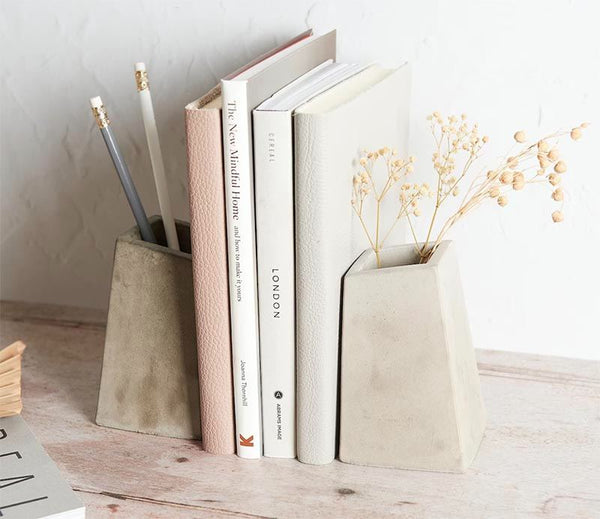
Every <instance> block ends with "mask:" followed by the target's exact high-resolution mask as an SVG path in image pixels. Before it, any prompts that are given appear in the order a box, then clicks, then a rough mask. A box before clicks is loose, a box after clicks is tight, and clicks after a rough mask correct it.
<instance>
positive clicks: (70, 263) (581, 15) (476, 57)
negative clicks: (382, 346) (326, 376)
mask: <svg viewBox="0 0 600 519" xmlns="http://www.w3.org/2000/svg"><path fill="white" fill-rule="evenodd" d="M597 5H598V4H597V2H594V1H588V2H585V1H576V0H571V1H569V0H552V1H543V2H542V1H539V2H534V1H530V2H523V1H517V0H515V1H501V0H495V1H485V0H479V1H472V2H468V1H464V0H463V1H452V2H443V1H439V2H436V1H422V2H416V1H392V0H388V1H385V2H376V1H366V0H363V1H354V0H353V1H348V0H346V1H341V0H340V1H338V2H333V1H314V2H311V1H305V0H296V1H294V2H279V3H273V2H270V1H266V0H256V1H254V2H242V1H221V2H200V1H174V0H171V1H165V0H160V1H159V0H144V1H136V2H134V1H127V2H124V1H115V2H108V1H104V2H103V1H94V2H86V1H81V0H68V1H67V0H63V1H53V2H41V1H38V2H33V1H30V0H2V2H1V3H0V9H1V18H0V24H1V36H0V38H1V41H0V48H1V49H2V51H1V53H2V59H1V61H0V67H1V68H0V70H1V74H0V76H1V82H2V97H1V110H2V111H1V124H2V128H1V138H2V140H1V143H2V150H1V152H2V155H1V161H2V162H1V166H2V174H1V182H2V183H1V195H2V207H1V211H2V213H1V214H2V220H1V240H2V242H1V243H2V245H1V262H2V263H1V272H2V278H1V283H2V284H1V297H2V298H4V299H16V300H26V301H41V302H53V303H62V304H71V305H83V306H93V307H105V306H106V304H107V299H108V288H109V282H110V279H109V278H110V269H111V260H112V251H113V243H114V239H115V236H116V235H117V234H118V233H119V232H121V231H122V230H124V229H126V228H128V227H129V226H130V225H132V224H133V219H132V216H131V214H130V212H129V209H128V206H127V203H126V200H125V197H124V195H123V194H122V192H121V188H120V185H119V183H118V180H117V177H116V175H115V173H114V171H113V169H112V166H111V164H110V163H109V160H108V157H107V154H106V150H105V148H104V144H103V142H102V139H101V137H100V135H99V134H98V131H97V129H96V128H95V125H94V122H93V120H92V116H91V113H90V110H89V107H88V98H89V97H91V96H93V95H101V96H102V98H103V99H104V101H105V104H106V106H107V108H108V110H109V113H110V114H111V116H112V117H111V119H112V120H113V124H114V130H115V132H116V134H117V135H118V138H119V140H120V143H121V147H122V149H123V152H124V154H125V156H126V157H127V160H128V161H129V165H130V168H131V170H132V172H133V175H134V179H135V181H136V183H137V185H138V187H139V190H140V194H141V197H142V199H143V201H144V203H145V206H146V208H147V210H148V212H149V213H156V212H157V209H158V203H157V200H156V195H155V193H154V187H153V181H152V175H151V172H150V169H149V167H150V162H149V157H148V153H147V149H146V145H145V139H144V132H143V127H142V122H141V117H140V113H139V108H138V104H137V103H138V100H137V97H136V90H135V86H134V80H133V74H132V66H133V63H134V62H136V61H145V62H146V64H147V65H148V67H149V70H150V72H151V82H152V91H153V96H154V101H155V108H156V113H157V118H158V123H159V131H160V134H161V138H162V144H163V153H164V155H165V157H166V167H167V171H168V175H169V179H170V185H171V191H172V197H173V199H174V201H175V212H176V216H177V217H179V218H184V219H187V217H188V209H187V202H186V187H185V181H186V171H185V163H186V162H185V147H184V124H183V123H184V121H183V106H184V105H185V104H186V103H187V102H189V101H191V100H193V99H195V98H196V97H199V96H200V95H201V94H202V93H203V92H205V91H206V90H207V89H208V88H209V87H211V86H212V85H213V84H214V83H215V82H216V81H217V80H218V78H219V77H221V76H222V75H224V74H226V73H227V72H229V71H231V70H233V69H234V68H236V67H237V66H239V65H241V64H243V63H244V62H246V61H248V60H249V59H250V58H252V57H254V56H256V55H258V54H259V53H261V52H262V51H264V50H266V49H268V48H270V47H271V46H273V45H274V44H276V43H280V42H282V41H283V40H284V39H285V38H287V37H289V36H291V35H294V34H296V33H298V32H300V31H301V30H303V29H305V28H306V27H309V26H312V27H313V28H314V29H315V30H316V31H317V32H323V31H325V30H327V29H330V28H333V27H337V28H338V31H339V32H338V42H339V57H340V59H341V60H345V61H359V62H365V63H366V62H370V61H380V62H383V63H385V64H394V63H397V62H400V61H402V60H404V59H408V60H409V61H411V62H412V63H413V73H414V82H413V86H414V94H413V104H412V113H413V122H412V130H413V136H412V145H411V152H412V153H415V154H416V155H417V156H419V157H420V164H419V168H420V169H421V168H424V167H425V166H426V165H427V160H428V159H427V158H428V157H429V156H430V154H431V148H430V142H429V140H428V136H427V133H426V128H425V124H424V116H425V114H426V113H427V112H430V111H432V110H434V109H436V110H440V111H445V112H448V111H455V112H458V113H460V112H463V111H465V112H468V113H469V115H470V116H472V117H473V118H476V119H477V120H478V121H479V122H480V126H481V128H482V130H483V131H485V133H487V134H489V135H490V136H491V137H492V139H493V140H492V142H493V145H492V148H491V149H492V153H491V156H494V153H500V152H503V151H504V146H500V144H501V143H504V144H505V145H508V144H510V136H511V135H512V133H513V132H514V131H515V130H516V129H519V128H524V129H526V130H527V131H528V132H529V133H530V134H535V133H538V132H540V133H543V132H547V131H551V130H553V129H555V128H557V127H569V126H570V125H571V124H572V123H579V122H581V121H583V120H591V121H592V122H596V123H597V124H598V125H600V98H599V95H600V37H599V36H598V34H599V33H598V30H597V26H596V24H597V21H598V19H600V12H599V9H598V7H597ZM375 120H376V118H375V117H374V121H375ZM598 132H599V130H598V128H596V127H595V126H592V127H591V128H590V130H589V132H587V135H586V137H585V139H584V141H583V142H581V143H577V146H575V145H573V146H570V147H569V148H568V150H567V149H566V148H565V153H566V154H567V160H568V163H569V166H570V169H569V172H568V173H567V174H566V178H565V180H567V181H568V182H567V186H568V193H569V194H568V199H567V204H566V208H565V214H566V221H565V222H564V223H563V224H561V225H553V224H552V223H551V222H550V219H549V213H550V208H551V201H550V200H549V199H548V192H547V191H544V192H543V195H542V194H541V191H540V195H539V196H527V194H526V193H525V194H524V196H523V197H521V200H520V201H517V200H514V201H513V203H511V206H510V207H508V208H506V209H499V208H497V207H494V206H490V207H489V208H484V209H483V210H481V211H479V212H478V213H476V214H475V215H474V216H473V217H472V218H471V219H470V221H465V223H464V224H463V225H461V227H460V228H457V229H456V231H455V232H454V234H453V236H452V237H453V238H454V239H455V240H456V241H457V242H458V244H459V249H460V259H461V265H462V274H463V280H464V286H465V292H466V297H467V302H468V306H469V311H470V316H471V322H472V328H473V334H474V338H475V342H476V344H477V346H479V347H483V348H497V349H508V350H519V351H527V352H536V353H547V354H558V355H565V356H574V357H588V358H600V332H599V331H598V329H599V323H598V321H599V320H600V269H599V267H598V251H599V247H598V242H599V240H600V204H599V198H598V196H599V194H600V171H599V167H598V150H599V143H600V142H599V140H598V135H599V133H598ZM382 144H383V143H382ZM496 146H497V147H496ZM424 171H427V170H422V171H421V173H420V174H421V175H422V174H424ZM509 209H510V210H509Z"/></svg>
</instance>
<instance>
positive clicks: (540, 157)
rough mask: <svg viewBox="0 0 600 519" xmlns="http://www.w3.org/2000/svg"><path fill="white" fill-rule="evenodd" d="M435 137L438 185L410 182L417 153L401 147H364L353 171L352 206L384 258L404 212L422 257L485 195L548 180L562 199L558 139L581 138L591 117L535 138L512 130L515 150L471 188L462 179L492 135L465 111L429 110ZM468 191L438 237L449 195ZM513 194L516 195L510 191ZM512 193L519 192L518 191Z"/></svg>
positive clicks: (505, 196) (498, 196) (504, 199)
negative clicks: (426, 216)
mask: <svg viewBox="0 0 600 519" xmlns="http://www.w3.org/2000/svg"><path fill="white" fill-rule="evenodd" d="M427 120H428V121H429V122H430V128H431V133H432V136H433V139H434V143H435V146H434V151H433V154H432V156H431V162H432V166H433V170H434V172H435V177H436V185H437V186H436V187H435V188H433V189H432V188H430V187H429V184H427V183H422V184H418V183H411V182H408V181H407V177H408V176H409V175H411V173H412V172H413V164H414V162H415V157H414V156H412V155H411V156H409V157H408V159H406V160H403V159H400V158H396V155H397V152H396V151H395V150H392V151H390V149H389V148H387V147H383V148H380V149H378V150H376V151H368V150H364V153H363V156H362V157H361V158H360V160H359V164H360V167H361V170H360V171H359V172H358V173H357V174H356V175H355V176H354V177H353V196H352V207H353V208H354V211H355V212H356V214H357V215H358V218H359V220H360V222H361V224H362V226H363V229H364V231H365V233H366V235H367V238H368V239H369V243H370V245H371V247H372V248H373V250H374V251H375V255H376V258H377V264H378V265H379V264H380V253H381V250H382V248H383V246H384V243H385V241H386V239H387V237H388V236H389V235H390V233H391V231H392V230H393V229H394V227H395V225H396V224H397V223H398V221H399V220H400V219H402V218H406V220H407V222H408V226H409V228H410V230H411V233H412V237H413V240H414V242H415V250H416V251H417V252H418V254H419V256H420V257H421V262H425V261H427V260H428V259H429V258H430V257H431V255H432V254H433V253H434V252H435V250H436V249H437V247H438V246H439V244H440V243H441V241H442V240H443V239H444V237H445V235H446V233H447V232H448V230H449V229H450V228H451V227H452V226H453V225H454V224H455V223H456V222H457V221H458V220H460V219H461V218H462V217H463V216H465V215H466V214H468V213H469V212H470V211H471V210H473V209H474V208H475V207H478V206H479V205H480V204H481V203H482V202H483V201H485V200H489V199H490V198H492V199H494V200H495V201H496V203H497V204H498V205H499V206H500V207H505V206H507V205H508V203H509V194H510V193H513V192H515V191H517V192H518V191H522V190H526V189H527V188H528V186H530V185H532V184H542V185H543V184H545V185H546V186H551V187H552V193H551V199H552V200H553V201H555V202H563V200H564V191H563V189H562V188H561V187H559V184H560V183H561V180H562V178H561V177H562V174H563V173H565V172H566V171H567V164H566V162H565V161H563V160H560V156H561V154H560V150H559V149H558V143H559V142H560V140H561V138H562V137H564V136H566V135H569V136H570V137H571V139H573V140H574V141H576V140H579V139H580V138H581V137H582V135H583V130H584V129H585V128H587V127H588V125H589V123H582V124H580V125H579V126H577V127H575V128H572V129H571V130H569V131H563V132H556V133H553V134H552V135H548V136H546V137H544V138H542V139H539V140H537V141H528V139H527V135H526V133H525V132H524V131H523V130H519V131H517V132H515V133H514V135H513V139H514V141H515V143H516V145H517V146H518V149H517V150H516V151H513V153H512V154H511V156H509V157H507V158H505V159H503V160H501V161H500V163H499V165H498V166H497V167H496V168H493V169H488V170H487V171H486V172H485V173H484V174H481V175H476V176H475V178H474V179H473V180H472V182H471V184H470V186H469V187H468V189H466V190H465V189H461V188H460V187H459V185H462V184H461V183H464V182H465V178H466V177H467V176H468V174H469V173H470V172H471V170H472V169H473V167H474V164H475V163H476V161H477V160H478V159H479V158H480V157H481V154H482V150H483V148H484V146H485V145H486V144H487V143H488V142H489V137H488V136H483V137H480V134H479V128H478V125H477V124H469V123H468V122H467V116H466V114H462V115H461V116H460V117H457V116H454V115H450V116H448V117H444V116H442V115H441V114H440V112H437V111H436V112H433V113H431V114H430V115H428V116H427ZM382 160H383V161H384V162H385V167H386V172H387V175H386V179H385V184H384V185H383V187H382V188H380V189H378V188H377V186H376V184H375V182H374V179H373V167H374V165H375V163H376V162H377V161H382ZM396 188H397V190H398V202H399V205H400V210H399V211H398V213H397V215H396V218H395V220H394V221H393V222H392V224H391V225H390V227H389V229H388V231H387V232H386V233H385V234H383V233H382V232H381V225H380V208H381V204H382V202H383V200H384V198H385V197H386V196H387V195H388V194H389V193H390V192H391V190H392V189H396ZM463 191H464V197H463V199H462V201H461V202H460V203H459V204H458V207H457V208H456V210H455V211H454V212H453V213H451V215H450V216H449V217H448V218H447V219H446V220H445V221H444V222H443V224H442V225H441V227H440V228H439V230H438V231H437V236H436V237H435V239H434V234H433V232H434V226H435V223H436V218H437V216H438V211H439V209H440V207H441V206H442V204H444V203H445V202H446V200H447V199H448V198H456V197H458V196H459V195H460V194H461V192H463ZM370 196H372V197H374V199H375V203H376V210H377V217H376V227H375V230H374V232H373V233H371V232H370V231H369V230H368V228H367V224H366V222H365V220H364V215H363V208H364V202H365V200H366V199H367V198H368V197H370ZM510 196H513V195H510ZM514 196H518V195H517V194H516V193H515V195H514ZM427 198H432V199H433V200H434V201H435V205H434V208H433V213H432V216H431V220H430V222H429V226H428V229H427V234H426V237H425V240H424V242H422V243H421V242H420V241H419V240H418V239H417V235H416V233H415V229H414V225H413V219H414V218H417V217H419V216H420V215H421V214H422V210H421V206H420V204H421V201H422V200H423V199H427ZM552 220H553V221H554V222H562V221H563V220H564V215H563V213H562V210H556V211H553V212H552Z"/></svg>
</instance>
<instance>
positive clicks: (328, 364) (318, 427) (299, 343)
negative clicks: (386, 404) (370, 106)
mask: <svg viewBox="0 0 600 519" xmlns="http://www.w3.org/2000/svg"><path fill="white" fill-rule="evenodd" d="M341 132H342V129H341V128H339V127H333V128H330V127H329V119H328V117H316V116H312V115H305V114H296V115H295V116H294V134H295V157H296V158H295V185H294V189H295V200H296V205H295V213H296V320H297V323H296V361H297V372H296V377H297V394H296V399H297V406H296V417H297V456H298V459H299V460H300V461H302V462H303V463H310V464H315V465H321V464H326V463H330V462H331V461H333V459H334V456H335V441H336V419H337V357H338V340H339V337H338V331H339V305H340V288H341V282H340V281H341V274H340V273H339V272H337V271H336V269H335V266H336V264H337V263H340V262H343V259H338V257H340V258H345V256H346V250H345V242H346V236H347V230H346V218H345V215H346V211H345V210H344V208H343V204H345V203H346V202H347V200H348V198H347V195H346V191H345V190H344V186H343V185H342V182H344V181H345V179H344V177H343V175H341V174H340V172H339V171H338V170H339V166H336V164H335V160H336V159H337V156H335V155H334V156H331V148H329V149H328V145H330V146H331V143H332V142H335V140H336V139H337V138H338V134H339V133H341ZM333 149H335V148H333ZM334 157H335V158H334ZM337 188H339V189H337ZM340 200H343V204H342V203H341V202H340ZM349 205H350V204H349V203H348V206H349ZM337 244H339V245H341V246H340V248H339V249H337V247H336V245H337Z"/></svg>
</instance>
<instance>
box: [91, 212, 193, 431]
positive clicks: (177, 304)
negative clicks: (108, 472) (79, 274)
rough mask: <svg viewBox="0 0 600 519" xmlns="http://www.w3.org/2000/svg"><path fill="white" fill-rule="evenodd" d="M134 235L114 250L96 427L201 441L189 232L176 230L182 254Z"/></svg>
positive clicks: (155, 224) (158, 225)
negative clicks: (102, 426)
mask: <svg viewBox="0 0 600 519" xmlns="http://www.w3.org/2000/svg"><path fill="white" fill-rule="evenodd" d="M150 223H151V225H152V228H153V230H154V233H155V234H156V237H157V240H158V242H159V245H156V244H152V243H148V242H144V241H142V240H141V238H140V233H139V230H138V228H137V227H134V228H132V229H130V230H129V231H127V232H126V233H124V234H122V235H121V236H119V238H118V239H117V243H116V246H115V256H114V264H113V275H112V285H111V293H110V304H109V310H108V322H107V328H106V339H105V344H104V362H103V365H102V380H101V383H100V394H99V397H98V410H97V414H96V422H97V423H98V424H99V425H104V426H108V427H115V428H117V429H125V430H128V431H135V432H143V433H149V434H156V435H160V436H170V437H176V438H199V437H200V410H199V394H198V363H197V352H196V333H195V326H194V297H193V285H192V261H191V254H190V227H189V224H187V223H183V222H177V224H176V227H177V234H178V237H179V242H180V245H181V252H180V251H174V250H172V249H169V248H167V247H166V239H165V232H164V228H163V225H162V221H161V219H160V218H159V217H156V216H155V217H152V218H150Z"/></svg>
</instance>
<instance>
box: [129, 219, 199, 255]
mask: <svg viewBox="0 0 600 519" xmlns="http://www.w3.org/2000/svg"><path fill="white" fill-rule="evenodd" d="M149 221H150V227H152V231H154V236H156V241H157V242H158V245H159V246H161V247H163V248H165V249H168V247H167V235H166V233H165V226H164V225H163V221H162V218H161V217H160V216H152V217H151V218H149ZM134 229H136V230H137V235H138V239H139V240H140V241H141V242H142V243H146V242H144V241H142V238H141V235H140V232H139V228H138V227H137V226H136V227H134ZM175 230H176V231H177V239H178V240H179V248H180V252H183V253H184V254H191V253H192V242H191V239H190V224H189V223H187V222H181V221H178V220H176V221H175ZM168 251H170V252H177V251H173V249H168ZM190 261H191V258H190Z"/></svg>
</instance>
